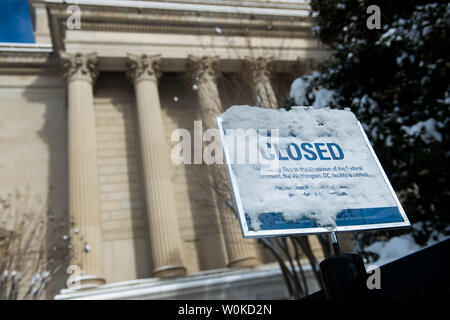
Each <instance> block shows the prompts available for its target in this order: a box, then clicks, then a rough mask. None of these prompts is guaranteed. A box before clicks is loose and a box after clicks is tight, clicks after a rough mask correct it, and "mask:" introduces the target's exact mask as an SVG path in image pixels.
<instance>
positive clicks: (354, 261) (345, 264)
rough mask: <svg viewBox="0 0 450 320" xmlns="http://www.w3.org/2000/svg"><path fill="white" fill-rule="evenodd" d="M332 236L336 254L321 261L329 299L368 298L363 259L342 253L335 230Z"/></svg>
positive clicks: (321, 270)
mask: <svg viewBox="0 0 450 320" xmlns="http://www.w3.org/2000/svg"><path fill="white" fill-rule="evenodd" d="M330 238H331V243H332V245H333V250H334V254H335V255H334V256H331V257H328V258H326V259H325V260H323V261H322V262H321V263H320V273H321V275H322V281H323V286H324V289H325V293H326V296H327V299H328V300H350V299H365V298H367V296H368V288H367V284H366V281H367V273H366V268H365V267H364V262H363V259H362V258H361V256H359V255H357V254H354V253H341V250H340V248H339V242H338V238H337V235H336V233H335V232H331V234H330Z"/></svg>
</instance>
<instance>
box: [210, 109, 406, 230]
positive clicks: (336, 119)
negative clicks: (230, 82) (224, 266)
mask: <svg viewBox="0 0 450 320" xmlns="http://www.w3.org/2000/svg"><path fill="white" fill-rule="evenodd" d="M217 126H218V129H219V134H220V138H221V141H222V144H223V147H224V156H225V161H226V164H227V169H228V173H229V177H230V181H231V185H232V189H233V194H234V198H235V203H236V208H237V212H238V214H239V220H240V223H241V227H242V231H243V236H244V237H245V238H252V237H253V238H254V237H265V236H283V235H290V234H314V233H322V232H330V231H354V230H365V229H381V228H394V227H406V226H410V223H409V221H408V218H407V217H406V214H405V212H404V211H403V208H402V206H401V204H400V202H399V200H398V198H397V196H396V194H395V192H394V190H393V189H392V186H391V184H390V183H389V180H388V178H387V177H386V174H385V173H384V171H383V168H382V167H381V165H380V162H379V161H378V159H377V157H376V155H375V153H374V151H373V149H372V147H371V145H370V143H369V141H368V139H367V136H366V135H365V133H364V130H363V129H362V127H361V125H360V123H359V122H358V121H357V119H356V117H355V115H354V114H353V113H352V112H350V111H349V110H333V109H311V108H307V107H294V108H292V109H291V110H290V111H286V110H273V109H266V108H258V107H249V106H233V107H231V108H229V109H228V110H227V111H226V112H225V113H224V114H222V115H221V116H219V117H218V118H217Z"/></svg>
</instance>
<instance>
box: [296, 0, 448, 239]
mask: <svg viewBox="0 0 450 320" xmlns="http://www.w3.org/2000/svg"><path fill="white" fill-rule="evenodd" d="M369 5H377V6H378V7H379V8H380V11H381V29H369V28H368V27H367V25H366V21H367V19H368V18H369V16H370V14H369V13H367V12H366V10H367V7H368V6H369ZM311 6H312V8H313V13H314V15H316V18H317V22H318V25H317V26H316V27H314V30H313V31H314V33H315V34H316V35H317V36H318V37H319V38H320V40H321V41H322V42H323V43H324V44H325V45H327V46H328V47H329V48H330V49H331V50H332V51H331V52H332V56H331V58H330V59H329V61H327V62H326V63H325V64H324V65H323V66H322V67H321V70H320V73H317V72H316V73H314V74H312V75H310V76H306V77H303V78H301V79H298V80H296V81H297V83H296V82H294V83H293V86H292V89H291V96H292V99H293V100H294V101H293V102H292V104H294V103H295V104H297V105H298V104H301V105H306V104H309V105H314V106H316V107H321V106H323V105H324V103H326V104H327V105H330V106H332V107H337V108H344V107H350V108H351V109H352V111H353V112H354V113H355V114H356V116H357V117H358V119H359V120H360V121H361V123H362V124H363V127H364V129H365V131H366V133H367V134H368V136H369V139H370V140H371V143H372V145H373V147H374V149H375V152H376V153H377V155H378V157H379V159H380V162H381V164H382V165H383V167H384V169H385V171H386V173H387V175H388V176H389V178H390V181H391V183H392V184H393V187H394V189H395V190H396V191H397V193H398V194H399V196H400V199H401V201H402V204H403V206H404V208H405V211H406V213H407V215H408V217H409V218H410V220H411V222H412V223H414V226H415V227H414V229H413V232H414V237H415V239H416V241H417V242H418V243H419V244H423V243H425V242H426V241H427V240H429V238H430V236H432V235H433V234H436V233H437V232H439V233H441V234H442V233H448V231H449V225H450V224H449V222H450V219H449V214H448V213H447V212H446V210H447V209H446V204H447V203H449V194H450V190H449V186H448V181H449V170H448V168H449V161H448V160H449V157H450V150H449V149H448V146H449V131H448V124H449V112H450V108H449V107H450V86H449V71H450V70H449V69H450V62H449V61H448V56H449V53H450V39H449V38H450V4H448V3H446V2H442V3H439V2H438V3H429V1H408V3H405V2H397V1H371V2H370V3H368V2H364V1H358V0H339V1H337V0H335V1H320V0H311ZM294 87H295V88H294ZM323 93H326V94H323ZM330 93H332V94H330ZM323 97H326V99H325V100H324V99H323ZM378 235H379V233H378ZM373 236H374V234H369V233H365V234H364V235H363V238H362V240H363V241H366V242H367V241H371V240H373V239H371V237H373Z"/></svg>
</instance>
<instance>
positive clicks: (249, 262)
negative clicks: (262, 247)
mask: <svg viewBox="0 0 450 320" xmlns="http://www.w3.org/2000/svg"><path fill="white" fill-rule="evenodd" d="M258 265H260V262H259V260H258V258H256V257H248V258H242V259H237V260H233V261H230V262H228V265H227V266H228V268H251V267H256V266H258Z"/></svg>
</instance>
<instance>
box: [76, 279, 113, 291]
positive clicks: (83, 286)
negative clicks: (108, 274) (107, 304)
mask: <svg viewBox="0 0 450 320" xmlns="http://www.w3.org/2000/svg"><path fill="white" fill-rule="evenodd" d="M73 282H74V283H76V284H75V286H74V288H75V289H76V290H89V289H94V288H97V287H99V286H101V285H104V284H105V283H106V280H105V278H103V277H100V276H96V275H85V276H79V277H77V278H75V279H74V281H73Z"/></svg>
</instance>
